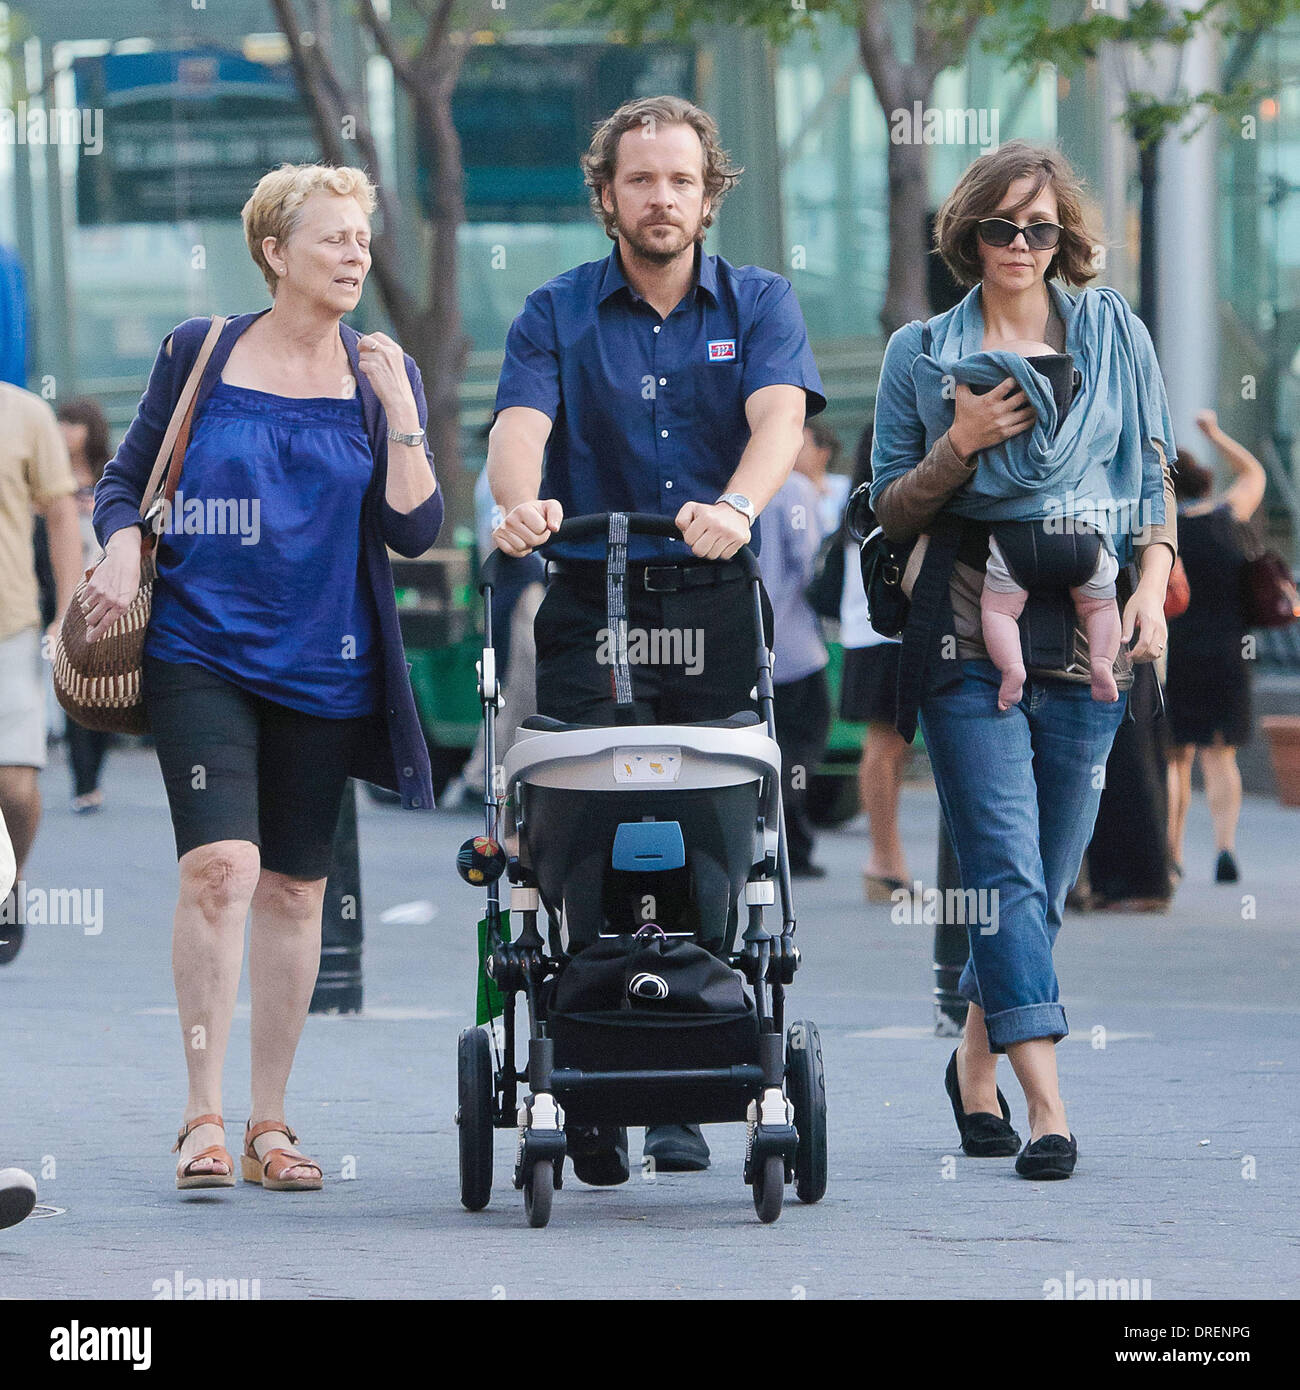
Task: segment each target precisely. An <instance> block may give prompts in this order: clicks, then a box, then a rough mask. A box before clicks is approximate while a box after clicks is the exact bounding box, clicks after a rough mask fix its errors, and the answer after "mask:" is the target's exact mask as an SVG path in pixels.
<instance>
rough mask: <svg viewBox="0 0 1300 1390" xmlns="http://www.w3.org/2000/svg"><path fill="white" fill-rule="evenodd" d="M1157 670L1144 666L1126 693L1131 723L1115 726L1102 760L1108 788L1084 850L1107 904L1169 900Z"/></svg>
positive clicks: (1166, 811) (1166, 806)
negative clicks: (1155, 691) (1155, 690)
mask: <svg viewBox="0 0 1300 1390" xmlns="http://www.w3.org/2000/svg"><path fill="white" fill-rule="evenodd" d="M1155 680H1156V675H1155V669H1154V667H1152V666H1151V665H1150V664H1149V663H1146V662H1144V663H1143V664H1142V665H1140V666H1138V667H1137V669H1136V671H1135V673H1134V682H1133V689H1132V690H1131V691H1130V692H1129V706H1130V708H1131V709H1132V711H1133V719H1132V721H1129V720H1125V721H1124V723H1122V724H1121V725H1120V726H1119V732H1118V733H1117V734H1116V735H1115V742H1114V743H1113V744H1112V745H1111V750H1110V756H1109V757H1108V758H1107V759H1106V784H1105V787H1104V789H1103V791H1102V793H1101V805H1100V807H1099V808H1098V811H1097V822H1096V825H1095V826H1094V827H1093V832H1092V842H1091V843H1090V844H1089V846H1088V881H1089V886H1090V887H1091V889H1092V892H1093V895H1094V896H1095V897H1097V898H1100V899H1103V900H1106V901H1112V902H1113V901H1118V900H1121V899H1124V898H1168V897H1169V895H1170V888H1169V829H1168V822H1167V817H1168V814H1169V793H1168V786H1167V784H1166V781H1165V772H1166V763H1165V755H1164V749H1163V747H1162V746H1161V739H1160V735H1161V732H1162V730H1161V729H1160V727H1159V726H1160V723H1161V722H1162V721H1160V720H1158V719H1157V717H1156V713H1155V708H1154V705H1155V701H1154V699H1153V696H1152V687H1153V686H1154V684H1155Z"/></svg>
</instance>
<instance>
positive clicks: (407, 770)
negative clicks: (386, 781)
mask: <svg viewBox="0 0 1300 1390" xmlns="http://www.w3.org/2000/svg"><path fill="white" fill-rule="evenodd" d="M402 776H403V777H414V776H415V769H414V768H413V767H404V768H403V769H402Z"/></svg>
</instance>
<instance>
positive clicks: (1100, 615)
mask: <svg viewBox="0 0 1300 1390" xmlns="http://www.w3.org/2000/svg"><path fill="white" fill-rule="evenodd" d="M1070 597H1071V598H1072V599H1073V600H1074V608H1075V611H1076V612H1077V613H1078V615H1079V617H1080V619H1081V620H1082V621H1083V630H1084V631H1085V632H1086V633H1087V634H1088V664H1089V666H1090V667H1091V668H1092V698H1093V699H1094V700H1103V701H1111V700H1118V699H1119V687H1118V686H1117V685H1116V684H1115V672H1114V670H1113V667H1114V665H1115V658H1116V656H1117V655H1118V654H1119V641H1120V635H1121V632H1122V628H1123V625H1122V623H1121V621H1120V616H1119V604H1118V603H1116V602H1115V600H1114V599H1113V598H1089V597H1088V595H1087V594H1085V593H1084V592H1083V590H1082V589H1071V590H1070Z"/></svg>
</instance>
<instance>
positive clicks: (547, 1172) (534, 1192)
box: [524, 1158, 555, 1226]
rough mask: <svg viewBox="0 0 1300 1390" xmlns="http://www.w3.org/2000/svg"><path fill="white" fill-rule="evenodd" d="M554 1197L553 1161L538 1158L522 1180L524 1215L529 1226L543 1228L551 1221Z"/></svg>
mask: <svg viewBox="0 0 1300 1390" xmlns="http://www.w3.org/2000/svg"><path fill="white" fill-rule="evenodd" d="M554 1195H555V1161H554V1159H550V1158H539V1159H538V1160H537V1162H536V1163H534V1164H533V1166H532V1167H531V1168H530V1169H529V1170H528V1177H527V1178H526V1179H525V1180H524V1215H525V1216H527V1218H528V1224H529V1225H530V1226H545V1225H546V1223H547V1222H548V1221H549V1220H550V1219H551V1199H552V1197H554Z"/></svg>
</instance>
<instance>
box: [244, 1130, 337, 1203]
mask: <svg viewBox="0 0 1300 1390" xmlns="http://www.w3.org/2000/svg"><path fill="white" fill-rule="evenodd" d="M272 1133H274V1134H284V1135H287V1136H288V1138H289V1142H290V1143H291V1144H296V1143H297V1142H298V1136H297V1135H296V1134H295V1133H294V1132H293V1130H291V1129H290V1128H289V1126H288V1125H287V1124H285V1122H284V1121H283V1120H263V1121H262V1122H261V1123H260V1124H254V1123H253V1122H252V1120H249V1122H248V1124H247V1125H246V1126H245V1127H244V1152H243V1155H242V1157H241V1158H240V1167H241V1168H242V1169H243V1173H244V1181H245V1182H255V1183H257V1184H259V1185H260V1186H261V1187H264V1188H266V1190H267V1191H268V1192H319V1191H320V1189H321V1182H322V1179H323V1178H324V1176H325V1174H324V1172H323V1171H322V1169H321V1166H320V1164H319V1163H314V1162H312V1160H311V1159H310V1158H305V1157H304V1156H303V1155H302V1154H294V1153H290V1152H289V1150H288V1149H268V1150H267V1151H266V1157H265V1158H258V1156H257V1150H256V1149H255V1148H254V1147H253V1140H254V1139H260V1138H261V1136H262V1135H263V1134H272ZM290 1168H314V1169H315V1170H316V1176H315V1177H314V1178H285V1177H282V1176H281V1174H283V1173H285V1172H287V1171H288V1170H289V1169H290Z"/></svg>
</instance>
